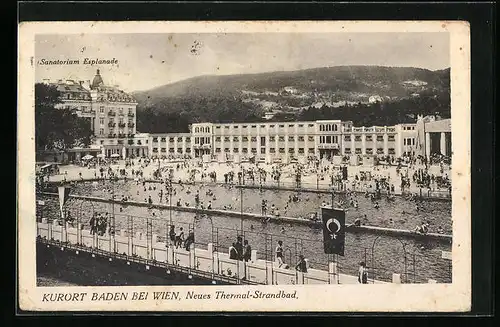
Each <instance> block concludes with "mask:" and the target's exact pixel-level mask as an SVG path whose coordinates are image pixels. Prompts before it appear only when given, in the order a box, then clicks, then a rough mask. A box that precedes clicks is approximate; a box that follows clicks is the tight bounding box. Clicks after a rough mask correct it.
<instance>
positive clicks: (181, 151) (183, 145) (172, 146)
mask: <svg viewBox="0 0 500 327" xmlns="http://www.w3.org/2000/svg"><path fill="white" fill-rule="evenodd" d="M148 139H149V148H148V151H149V153H150V155H151V156H154V157H160V158H162V157H165V158H188V157H191V155H192V152H193V144H192V140H191V139H192V138H191V133H167V134H164V133H160V134H148Z"/></svg>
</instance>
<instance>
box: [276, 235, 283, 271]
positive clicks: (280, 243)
mask: <svg viewBox="0 0 500 327" xmlns="http://www.w3.org/2000/svg"><path fill="white" fill-rule="evenodd" d="M276 262H278V268H281V266H283V241H278V246H276Z"/></svg>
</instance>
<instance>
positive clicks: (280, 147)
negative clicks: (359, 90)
mask: <svg viewBox="0 0 500 327" xmlns="http://www.w3.org/2000/svg"><path fill="white" fill-rule="evenodd" d="M191 129H192V135H193V138H194V152H193V153H194V157H200V156H202V155H204V154H212V155H217V156H222V157H223V158H225V159H226V160H227V159H231V158H234V156H238V157H246V158H250V157H254V158H255V159H256V160H258V161H265V162H276V161H280V162H289V161H291V160H294V159H299V158H307V157H315V158H319V159H323V158H325V159H331V158H332V157H333V156H340V155H351V154H358V155H392V156H396V157H398V156H402V155H403V154H405V153H410V152H414V148H415V140H416V131H415V124H401V125H396V126H383V127H380V126H373V127H353V124H352V122H350V121H347V122H346V121H344V122H343V121H340V120H318V121H304V122H261V123H238V124H235V123H231V124H212V123H200V124H193V125H192V127H191Z"/></svg>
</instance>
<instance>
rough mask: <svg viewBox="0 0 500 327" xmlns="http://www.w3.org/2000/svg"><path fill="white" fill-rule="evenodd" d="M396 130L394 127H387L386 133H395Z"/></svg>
mask: <svg viewBox="0 0 500 327" xmlns="http://www.w3.org/2000/svg"><path fill="white" fill-rule="evenodd" d="M395 131H396V128H395V127H387V132H395Z"/></svg>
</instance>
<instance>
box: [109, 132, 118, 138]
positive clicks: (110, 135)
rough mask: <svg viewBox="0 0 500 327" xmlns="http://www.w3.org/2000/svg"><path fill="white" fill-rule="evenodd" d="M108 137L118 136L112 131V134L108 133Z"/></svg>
mask: <svg viewBox="0 0 500 327" xmlns="http://www.w3.org/2000/svg"><path fill="white" fill-rule="evenodd" d="M108 137H109V138H113V137H116V134H112V133H110V134H108Z"/></svg>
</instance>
